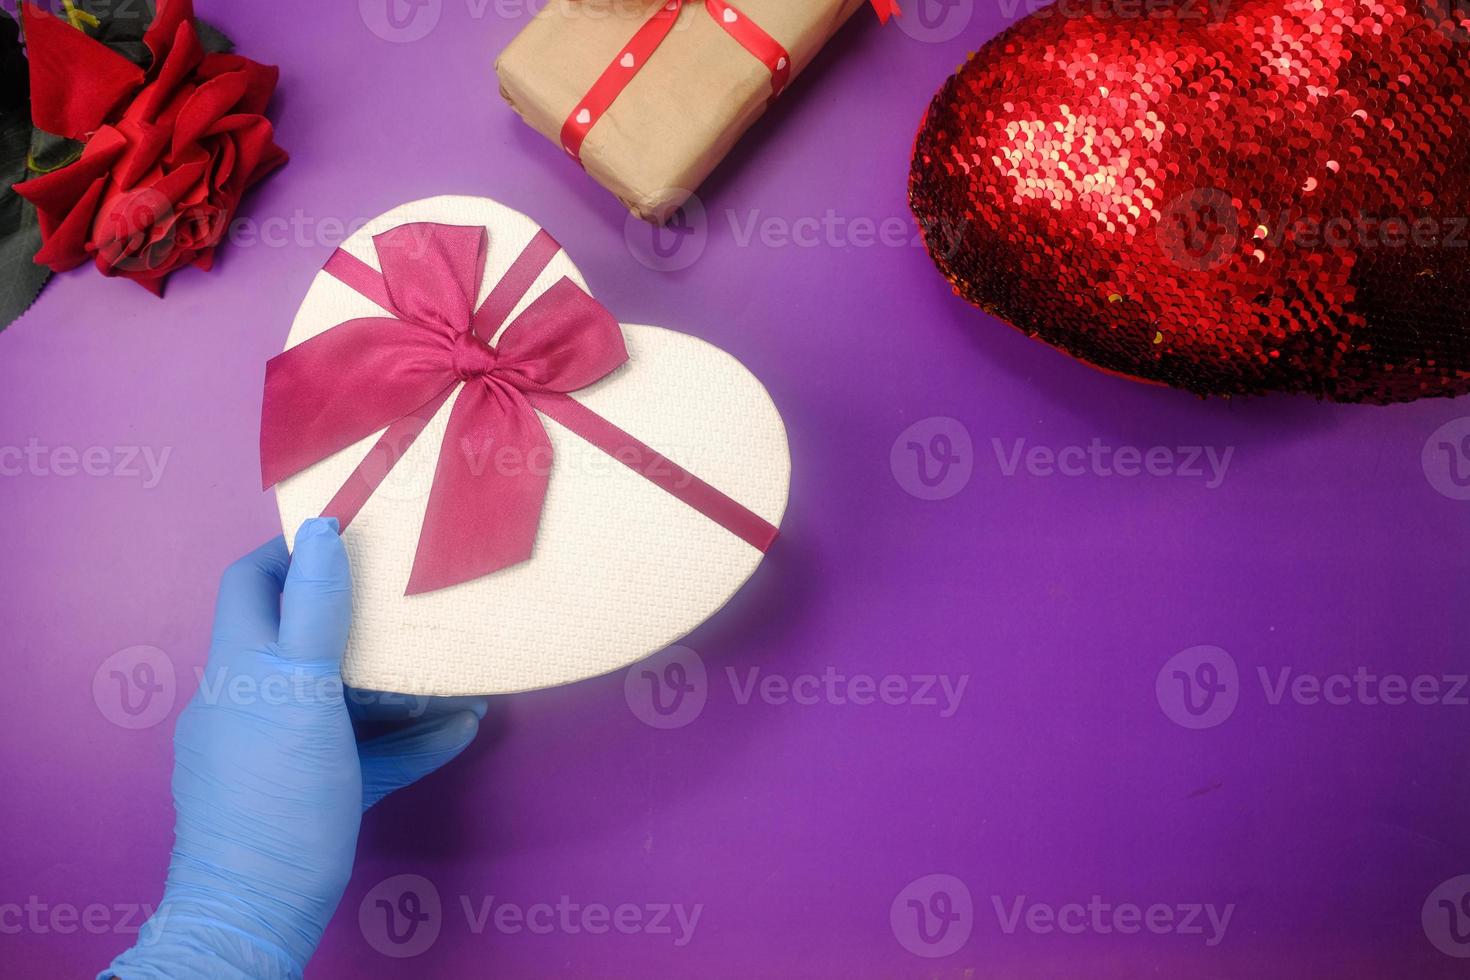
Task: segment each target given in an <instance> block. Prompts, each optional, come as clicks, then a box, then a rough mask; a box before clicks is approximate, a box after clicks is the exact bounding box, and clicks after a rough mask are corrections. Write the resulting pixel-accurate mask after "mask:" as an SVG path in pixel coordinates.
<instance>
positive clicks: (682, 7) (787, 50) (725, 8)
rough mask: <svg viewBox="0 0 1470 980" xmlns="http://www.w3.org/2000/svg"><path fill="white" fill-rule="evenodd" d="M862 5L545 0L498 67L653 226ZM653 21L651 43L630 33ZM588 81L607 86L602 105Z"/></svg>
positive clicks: (525, 108)
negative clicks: (659, 38) (656, 35)
mask: <svg viewBox="0 0 1470 980" xmlns="http://www.w3.org/2000/svg"><path fill="white" fill-rule="evenodd" d="M867 2H868V0H735V2H734V3H729V2H726V0H688V2H686V0H550V2H548V3H547V5H546V6H545V7H544V8H543V9H542V10H541V12H540V13H539V14H537V16H536V17H535V18H534V19H533V20H532V21H531V22H530V23H529V24H528V25H527V26H526V28H525V29H524V30H523V31H522V32H521V33H520V35H519V36H517V37H516V39H515V40H514V41H512V42H511V44H510V45H509V46H508V47H507V48H506V49H505V51H504V52H503V53H502V54H501V56H500V58H499V60H498V61H497V62H496V66H495V67H496V73H497V74H498V75H499V78H500V91H501V94H502V95H503V96H504V97H505V99H506V101H507V102H509V103H510V104H511V107H512V108H514V109H515V110H516V112H518V113H519V114H520V115H521V116H522V118H524V119H525V121H526V122H527V123H529V124H530V125H531V126H532V127H533V128H534V129H536V130H537V131H538V132H540V133H542V134H543V135H545V136H546V137H547V138H548V139H551V140H553V141H555V142H556V143H558V144H560V145H562V146H563V148H564V149H566V150H567V152H568V153H569V154H570V155H572V156H573V157H580V160H581V163H582V165H583V166H584V167H585V168H586V170H587V173H588V174H590V175H591V176H592V178H593V179H595V180H596V181H597V182H598V183H600V184H602V185H603V186H604V187H606V188H607V189H608V190H610V191H612V192H613V193H614V194H616V195H617V196H618V198H619V199H620V200H622V202H623V203H624V204H625V205H627V207H628V209H629V210H630V211H632V212H633V213H634V214H636V215H638V216H639V217H640V218H643V219H644V220H646V221H652V222H656V223H660V224H661V223H663V222H665V221H667V220H668V219H669V218H670V217H672V216H673V214H674V213H675V212H677V211H678V209H679V207H680V206H681V205H682V204H683V203H684V202H685V201H686V200H687V199H688V198H689V196H690V195H691V194H692V193H693V192H694V191H695V190H697V189H698V187H699V186H700V184H702V183H703V182H704V179H705V178H706V177H708V176H709V175H710V173H711V172H712V171H713V170H714V169H715V167H716V166H717V165H718V164H719V162H720V161H721V160H722V159H724V157H725V155H726V154H728V153H729V152H730V149H731V148H732V147H733V146H734V145H735V143H736V141H737V140H739V139H740V137H741V135H742V134H743V133H744V132H745V131H746V130H747V129H748V128H749V127H750V125H751V124H752V123H754V122H755V121H756V120H757V119H758V118H760V116H761V114H762V113H763V112H765V109H766V106H767V105H768V104H769V103H770V102H771V99H772V96H773V90H778V89H779V88H780V87H782V85H783V83H789V81H790V80H791V79H794V78H795V77H796V76H797V75H799V74H800V73H801V72H802V71H803V70H804V69H805V68H806V67H807V65H808V64H810V63H811V61H812V59H813V58H814V57H815V56H816V54H817V52H818V51H820V50H821V48H822V46H823V45H825V44H826V43H827V42H828V41H829V40H831V38H832V36H833V35H834V34H835V33H836V32H837V30H838V28H840V27H841V26H842V25H843V24H844V23H845V22H846V21H847V19H848V18H849V17H851V16H852V15H853V14H854V13H855V12H856V11H857V10H858V8H860V7H862V6H864V5H865V4H866V3H867ZM887 2H888V0H880V4H879V5H878V9H879V11H880V16H882V12H883V11H884V10H885V9H886V6H887ZM660 20H664V21H669V23H665V24H663V25H662V28H663V29H667V30H668V34H667V36H666V37H664V38H663V39H662V41H661V43H660V42H657V41H655V42H654V47H653V48H652V49H650V47H649V43H648V42H649V40H650V38H649V36H648V34H644V35H643V36H642V40H640V31H641V30H643V29H644V28H645V27H646V25H649V24H654V23H656V22H658V21H660ZM659 29H660V28H659V27H658V26H657V25H656V26H655V27H654V28H652V29H651V30H652V31H653V33H657V32H658V30H659ZM737 34H738V35H740V36H741V37H743V38H744V39H745V40H737ZM763 36H768V38H767V39H763ZM768 41H773V42H774V43H775V45H779V47H774V46H772V45H771V44H769V43H767V42H768ZM747 44H750V45H751V47H747V46H746V45H747ZM752 49H754V50H752ZM755 52H764V53H766V55H767V58H766V60H762V58H761V57H759V56H758V55H757V53H755ZM645 59H646V60H645ZM787 62H789V63H787ZM605 75H606V76H607V77H606V78H604V76H605ZM624 83H626V88H622V87H621V86H622V85H623V84H624ZM595 87H600V88H602V90H603V91H604V92H611V91H613V90H616V95H615V96H614V97H613V98H612V100H611V104H610V105H609V106H607V107H606V111H605V112H602V111H600V108H601V106H600V102H605V101H606V99H605V98H604V99H602V100H599V99H598V98H597V97H596V95H595V93H594V88H595ZM589 106H590V107H589ZM584 111H585V112H586V113H587V115H585V116H582V120H583V125H581V126H578V125H577V124H576V120H577V117H578V115H579V114H581V113H582V112H584ZM589 127H590V128H589ZM582 133H585V140H584V141H583V142H581V145H580V146H577V145H575V144H576V142H577V140H578V138H580V136H581V134H582ZM569 134H572V138H571V139H570V140H569V139H568V138H567V137H568V135H569ZM569 144H570V145H569Z"/></svg>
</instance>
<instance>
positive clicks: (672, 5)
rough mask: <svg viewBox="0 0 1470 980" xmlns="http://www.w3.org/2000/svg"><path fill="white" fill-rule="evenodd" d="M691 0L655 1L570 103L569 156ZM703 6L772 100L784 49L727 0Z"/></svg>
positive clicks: (884, 1) (564, 140) (708, 0)
mask: <svg viewBox="0 0 1470 980" xmlns="http://www.w3.org/2000/svg"><path fill="white" fill-rule="evenodd" d="M696 2H698V0H667V2H666V3H664V4H662V5H661V6H659V8H658V9H657V10H655V11H654V12H653V15H652V16H651V17H649V18H648V20H646V21H645V22H644V23H643V26H642V27H640V28H639V29H638V32H637V33H636V34H634V35H633V40H631V41H629V42H628V44H627V46H626V47H624V48H623V50H622V51H620V52H618V54H617V56H616V57H615V58H613V60H612V64H610V65H608V66H607V70H606V71H604V72H603V73H602V75H601V76H600V77H599V78H598V79H597V81H596V82H594V83H593V85H592V88H591V90H589V91H588V93H587V95H586V97H585V98H583V99H582V101H581V102H579V103H577V105H576V107H575V108H573V109H572V112H571V115H569V116H568V117H567V121H566V123H565V124H563V125H562V128H561V145H562V147H563V148H564V149H565V150H566V151H567V153H568V154H570V155H571V157H572V159H574V160H576V161H577V162H578V163H581V162H582V144H583V143H584V142H586V140H587V134H588V133H590V132H591V131H592V127H593V126H596V125H597V123H598V122H599V121H600V120H601V119H602V117H603V116H604V115H606V114H607V111H608V110H609V109H611V108H612V105H613V103H614V102H616V101H617V100H618V97H619V96H620V95H622V94H623V89H625V88H627V87H628V83H629V82H631V81H632V80H633V78H634V76H636V75H637V74H638V72H640V71H641V70H642V69H643V66H644V65H645V64H647V63H648V59H649V58H651V57H653V53H654V52H655V51H657V50H658V47H659V45H660V44H662V43H663V42H664V39H665V38H667V37H668V36H669V34H670V33H672V32H673V30H674V25H675V24H676V23H678V20H679V15H680V14H681V13H683V11H684V6H685V5H686V4H689V3H696ZM872 3H873V7H874V9H875V10H877V11H878V18H879V19H880V20H882V21H884V22H886V21H887V20H888V18H889V17H890V16H892V15H893V14H895V13H897V12H898V3H897V0H872ZM704 7H705V9H706V10H707V11H709V15H710V16H711V17H713V18H714V19H715V23H716V24H719V25H720V26H721V27H723V28H724V29H725V33H727V34H729V35H730V36H731V37H733V38H734V39H735V40H736V41H737V42H739V44H740V46H741V47H742V48H744V49H745V50H746V51H749V52H750V53H751V54H752V55H753V56H754V57H755V58H756V59H757V60H759V61H760V62H761V63H762V64H763V65H765V66H766V67H767V68H769V69H770V71H771V98H772V100H774V99H775V98H776V97H777V96H779V95H780V94H781V92H782V90H784V89H785V88H786V86H787V84H789V83H790V81H791V54H790V52H788V51H787V50H786V48H785V47H784V46H782V44H781V42H779V41H777V40H776V39H775V38H773V37H771V35H769V34H767V33H766V32H765V31H764V30H762V29H761V26H760V25H759V24H757V23H756V22H755V21H753V20H751V19H750V18H749V17H747V16H746V15H745V14H744V13H742V12H741V11H740V10H738V9H737V8H736V7H735V6H734V5H733V4H730V3H728V2H727V0H704Z"/></svg>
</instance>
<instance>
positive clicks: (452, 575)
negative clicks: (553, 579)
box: [406, 378, 552, 595]
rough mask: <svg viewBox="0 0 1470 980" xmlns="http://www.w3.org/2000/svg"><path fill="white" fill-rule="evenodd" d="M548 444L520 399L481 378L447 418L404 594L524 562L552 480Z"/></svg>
mask: <svg viewBox="0 0 1470 980" xmlns="http://www.w3.org/2000/svg"><path fill="white" fill-rule="evenodd" d="M551 464H552V451H551V440H550V439H548V438H547V435H546V430H545V428H543V427H542V425H541V420H540V419H539V418H538V417H537V416H536V412H535V410H534V409H532V408H531V406H530V404H529V403H528V402H527V401H526V399H525V397H524V396H523V395H522V394H521V393H520V392H519V391H516V390H515V389H514V388H511V387H510V386H509V385H506V384H503V383H501V382H498V381H495V380H493V379H489V378H485V379H480V380H478V381H472V382H470V383H469V384H467V385H466V386H465V388H464V390H463V391H462V392H461V393H460V396H459V398H458V399H457V400H456V401H455V403H454V408H453V410H452V411H451V412H450V416H449V427H448V430H447V431H446V432H445V433H444V444H443V445H442V446H441V447H440V449H439V463H438V467H437V469H436V470H435V472H434V485H433V488H432V489H431V490H430V491H429V502H428V506H427V508H426V510H425V512H424V524H423V529H422V530H421V531H420V533H419V544H418V551H417V552H416V554H415V555H414V563H413V573H412V575H411V576H410V577H409V582H408V589H407V592H406V594H407V595H420V594H422V593H425V592H434V591H437V590H439V589H446V588H449V587H450V586H452V585H459V584H461V583H464V582H470V581H473V580H475V579H478V578H482V577H484V576H486V575H490V574H492V573H493V572H498V571H500V570H502V569H505V568H509V567H511V566H512V565H517V564H519V563H521V562H523V561H526V560H527V559H529V558H530V557H531V553H532V551H533V549H534V547H535V544H536V529H537V527H538V526H539V525H540V523H541V509H542V506H543V505H544V504H545V502H546V488H547V485H548V483H549V482H550V478H551Z"/></svg>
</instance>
